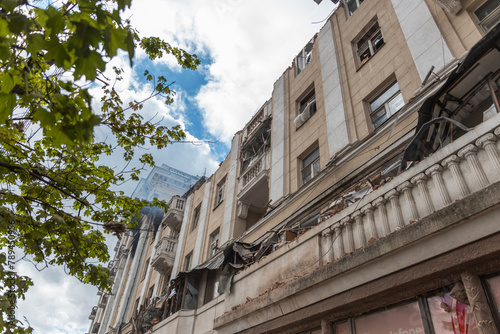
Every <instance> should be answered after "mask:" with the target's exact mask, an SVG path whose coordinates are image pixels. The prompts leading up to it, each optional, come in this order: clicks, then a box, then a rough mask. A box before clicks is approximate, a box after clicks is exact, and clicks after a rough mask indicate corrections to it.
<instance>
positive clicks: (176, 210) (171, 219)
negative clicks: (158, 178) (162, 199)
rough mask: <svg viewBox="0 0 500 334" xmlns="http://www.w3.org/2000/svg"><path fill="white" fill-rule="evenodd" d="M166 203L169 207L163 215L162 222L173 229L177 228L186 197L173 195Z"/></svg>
mask: <svg viewBox="0 0 500 334" xmlns="http://www.w3.org/2000/svg"><path fill="white" fill-rule="evenodd" d="M168 205H169V208H168V211H167V212H166V213H165V216H164V217H163V221H162V223H163V224H164V225H166V226H168V227H170V228H171V229H173V230H178V229H179V227H180V225H181V223H182V218H183V217H184V207H185V205H186V199H185V198H182V197H180V196H173V197H172V199H171V200H170V202H169V203H168Z"/></svg>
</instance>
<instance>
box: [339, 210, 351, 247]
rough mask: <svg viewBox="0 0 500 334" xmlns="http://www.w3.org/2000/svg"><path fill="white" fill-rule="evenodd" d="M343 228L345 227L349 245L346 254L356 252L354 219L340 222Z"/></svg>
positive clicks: (347, 218) (346, 218)
mask: <svg viewBox="0 0 500 334" xmlns="http://www.w3.org/2000/svg"><path fill="white" fill-rule="evenodd" d="M340 223H341V224H342V226H344V228H343V230H344V232H345V233H346V234H347V244H346V247H344V248H345V252H346V253H352V252H354V249H355V248H354V234H353V231H352V223H353V221H352V219H351V218H350V217H345V218H344V219H342V220H341V221H340Z"/></svg>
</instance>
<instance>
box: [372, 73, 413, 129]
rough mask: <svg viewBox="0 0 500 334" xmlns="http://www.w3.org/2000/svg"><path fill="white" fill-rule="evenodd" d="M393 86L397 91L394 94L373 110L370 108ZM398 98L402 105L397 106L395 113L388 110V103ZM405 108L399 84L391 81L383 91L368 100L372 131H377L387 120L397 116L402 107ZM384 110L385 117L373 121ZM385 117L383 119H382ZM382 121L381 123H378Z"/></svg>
mask: <svg viewBox="0 0 500 334" xmlns="http://www.w3.org/2000/svg"><path fill="white" fill-rule="evenodd" d="M395 85H397V88H398V90H397V91H396V92H394V93H393V94H392V95H390V96H389V97H387V99H385V100H384V101H383V102H382V103H380V104H379V105H378V106H377V107H376V108H375V109H374V108H373V107H372V105H373V104H374V103H376V102H380V101H377V100H378V99H380V98H382V97H383V96H384V94H385V93H387V92H389V91H390V90H391V88H393V87H394V86H395ZM398 98H400V99H401V101H402V102H403V104H402V105H401V106H399V108H398V109H397V110H395V111H391V108H390V103H391V102H393V101H396V100H397V99H398ZM404 106H405V103H404V98H403V94H402V93H401V87H399V83H398V81H397V80H396V79H394V80H392V81H391V82H390V83H389V84H387V85H385V86H384V88H383V89H381V90H380V91H379V92H378V93H377V94H376V95H375V96H374V97H373V98H371V99H370V100H368V108H369V110H370V121H371V124H372V126H373V128H374V130H376V129H378V128H379V127H381V126H382V125H383V124H384V123H385V122H387V120H389V118H391V117H392V116H393V115H395V114H397V113H398V112H399V111H400V110H401V109H402V108H403V107H404ZM382 110H385V115H384V116H383V117H379V118H378V119H376V120H374V116H375V115H376V114H377V113H379V112H380V111H382ZM384 117H385V118H384ZM381 119H382V122H379V121H380V120H381Z"/></svg>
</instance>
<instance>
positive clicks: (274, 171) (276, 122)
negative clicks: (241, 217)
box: [269, 75, 286, 202]
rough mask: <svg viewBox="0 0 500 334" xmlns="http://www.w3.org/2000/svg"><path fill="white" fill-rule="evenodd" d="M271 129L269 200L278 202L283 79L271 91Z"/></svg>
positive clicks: (281, 179)
mask: <svg viewBox="0 0 500 334" xmlns="http://www.w3.org/2000/svg"><path fill="white" fill-rule="evenodd" d="M272 122H273V123H272V127H271V131H272V132H271V175H270V179H271V180H270V182H269V185H270V188H271V189H270V193H269V197H270V198H269V199H270V200H271V201H272V202H276V201H278V200H279V199H280V198H281V197H283V195H284V194H285V127H286V125H285V77H284V76H283V75H282V76H281V77H280V78H279V79H278V80H277V81H276V82H275V83H274V89H273V120H272Z"/></svg>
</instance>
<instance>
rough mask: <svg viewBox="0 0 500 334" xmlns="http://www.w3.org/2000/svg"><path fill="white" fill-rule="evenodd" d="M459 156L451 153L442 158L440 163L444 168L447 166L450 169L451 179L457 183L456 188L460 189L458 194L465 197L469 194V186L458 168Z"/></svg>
mask: <svg viewBox="0 0 500 334" xmlns="http://www.w3.org/2000/svg"><path fill="white" fill-rule="evenodd" d="M459 163H460V158H459V157H457V156H456V155H451V156H449V157H448V158H446V159H444V160H443V162H442V163H441V165H443V166H444V167H445V168H449V169H450V170H451V174H452V175H453V179H454V180H455V182H456V183H457V185H458V189H459V190H460V195H461V196H462V197H465V196H467V195H469V194H470V190H469V186H467V183H466V182H465V179H464V175H463V174H462V171H461V170H460V166H459Z"/></svg>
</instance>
